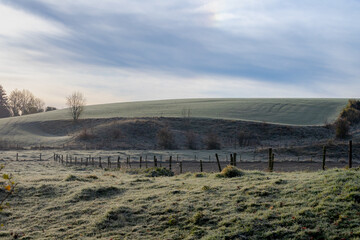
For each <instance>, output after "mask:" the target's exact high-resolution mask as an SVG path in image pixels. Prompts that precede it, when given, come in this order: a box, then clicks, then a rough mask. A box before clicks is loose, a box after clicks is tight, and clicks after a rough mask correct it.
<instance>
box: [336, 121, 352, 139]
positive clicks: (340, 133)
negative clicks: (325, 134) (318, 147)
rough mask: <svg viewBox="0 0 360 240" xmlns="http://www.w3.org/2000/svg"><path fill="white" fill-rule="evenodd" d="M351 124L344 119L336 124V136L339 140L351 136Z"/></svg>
mask: <svg viewBox="0 0 360 240" xmlns="http://www.w3.org/2000/svg"><path fill="white" fill-rule="evenodd" d="M349 129H350V126H349V122H348V121H347V120H346V119H344V118H339V119H338V120H336V122H335V134H336V137H337V138H346V137H347V136H349Z"/></svg>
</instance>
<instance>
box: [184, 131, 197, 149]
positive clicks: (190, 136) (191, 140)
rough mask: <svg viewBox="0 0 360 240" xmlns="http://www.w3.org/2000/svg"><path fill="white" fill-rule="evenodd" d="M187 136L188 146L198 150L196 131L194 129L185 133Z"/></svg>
mask: <svg viewBox="0 0 360 240" xmlns="http://www.w3.org/2000/svg"><path fill="white" fill-rule="evenodd" d="M185 137H186V146H187V147H188V148H189V149H191V150H196V149H197V145H196V135H195V133H194V132H192V131H188V132H187V133H186V134H185Z"/></svg>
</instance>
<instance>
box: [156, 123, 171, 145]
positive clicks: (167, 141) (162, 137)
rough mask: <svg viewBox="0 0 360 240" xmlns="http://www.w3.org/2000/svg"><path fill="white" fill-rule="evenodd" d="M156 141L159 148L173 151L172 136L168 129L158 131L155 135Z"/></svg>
mask: <svg viewBox="0 0 360 240" xmlns="http://www.w3.org/2000/svg"><path fill="white" fill-rule="evenodd" d="M157 141H158V144H159V146H160V147H162V148H164V149H174V148H175V140H174V135H173V133H172V132H171V131H170V129H169V128H168V127H164V128H162V129H160V130H159V131H158V133H157Z"/></svg>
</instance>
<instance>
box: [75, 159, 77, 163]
mask: <svg viewBox="0 0 360 240" xmlns="http://www.w3.org/2000/svg"><path fill="white" fill-rule="evenodd" d="M76 164H77V157H75V165H76Z"/></svg>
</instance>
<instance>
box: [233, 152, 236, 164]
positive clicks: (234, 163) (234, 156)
mask: <svg viewBox="0 0 360 240" xmlns="http://www.w3.org/2000/svg"><path fill="white" fill-rule="evenodd" d="M233 156H234V157H233V158H234V166H235V167H236V153H234V155H233Z"/></svg>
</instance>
